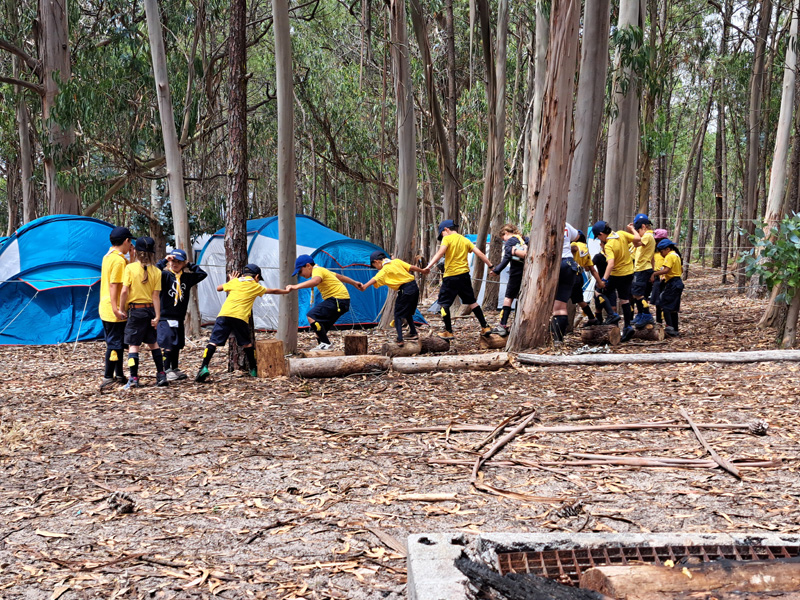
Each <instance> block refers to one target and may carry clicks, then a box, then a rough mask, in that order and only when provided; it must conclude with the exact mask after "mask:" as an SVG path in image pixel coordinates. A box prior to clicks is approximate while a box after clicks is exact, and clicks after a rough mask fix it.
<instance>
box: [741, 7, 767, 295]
mask: <svg viewBox="0 0 800 600" xmlns="http://www.w3.org/2000/svg"><path fill="white" fill-rule="evenodd" d="M759 6H760V10H759V15H758V33H757V36H756V40H755V48H754V53H753V67H752V70H751V72H750V102H749V104H748V109H747V110H748V115H747V131H746V137H747V159H746V167H745V177H744V183H745V189H744V194H745V196H744V208H743V209H742V213H741V222H740V227H741V228H742V229H743V230H744V231H745V233H744V234H743V235H740V236H739V252H740V253H742V252H745V251H747V250H749V249H750V248H752V244H751V243H750V236H751V235H753V232H754V231H755V219H756V215H757V212H758V164H759V151H760V146H761V111H762V109H763V107H762V96H763V91H764V59H765V49H766V45H767V35H768V33H769V27H770V21H771V17H772V0H761V1H760V2H759ZM746 279H747V277H746V275H745V273H744V270H741V271H740V273H739V275H738V277H737V284H738V287H739V293H742V292H744V289H745V281H746Z"/></svg>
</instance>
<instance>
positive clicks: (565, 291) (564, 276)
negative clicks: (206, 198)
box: [556, 258, 578, 302]
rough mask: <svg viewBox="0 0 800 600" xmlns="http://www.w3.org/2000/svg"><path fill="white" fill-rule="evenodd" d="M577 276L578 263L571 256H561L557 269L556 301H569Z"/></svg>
mask: <svg viewBox="0 0 800 600" xmlns="http://www.w3.org/2000/svg"><path fill="white" fill-rule="evenodd" d="M577 276H578V263H576V262H575V259H573V258H562V259H561V267H560V268H559V270H558V287H557V288H556V301H557V302H569V299H570V298H571V297H572V288H573V286H574V285H575V278H576V277H577Z"/></svg>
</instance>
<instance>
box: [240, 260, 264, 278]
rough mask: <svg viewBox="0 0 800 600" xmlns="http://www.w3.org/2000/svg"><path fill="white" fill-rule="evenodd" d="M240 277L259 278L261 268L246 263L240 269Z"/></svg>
mask: <svg viewBox="0 0 800 600" xmlns="http://www.w3.org/2000/svg"><path fill="white" fill-rule="evenodd" d="M242 275H258V276H259V277H261V267H259V266H258V265H256V264H253V263H248V264H246V265H245V266H244V269H242Z"/></svg>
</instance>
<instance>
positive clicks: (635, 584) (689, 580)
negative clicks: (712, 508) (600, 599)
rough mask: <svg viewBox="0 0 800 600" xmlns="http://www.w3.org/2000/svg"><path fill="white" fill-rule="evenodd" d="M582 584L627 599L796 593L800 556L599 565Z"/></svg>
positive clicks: (586, 572)
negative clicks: (687, 563)
mask: <svg viewBox="0 0 800 600" xmlns="http://www.w3.org/2000/svg"><path fill="white" fill-rule="evenodd" d="M580 587H581V588H584V589H589V590H594V591H596V592H599V593H601V594H605V595H607V596H611V597H613V598H625V599H627V600H634V599H644V598H659V597H661V596H659V594H677V593H681V592H683V593H691V592H793V591H797V590H798V589H800V559H798V558H785V559H778V560H764V561H733V560H717V561H713V562H708V563H703V564H701V565H697V566H687V567H682V566H681V565H680V564H678V565H677V566H675V567H664V566H657V565H624V566H622V565H620V566H613V567H595V568H593V569H588V570H587V571H585V572H584V573H583V574H582V575H581V579H580ZM666 597H672V596H666Z"/></svg>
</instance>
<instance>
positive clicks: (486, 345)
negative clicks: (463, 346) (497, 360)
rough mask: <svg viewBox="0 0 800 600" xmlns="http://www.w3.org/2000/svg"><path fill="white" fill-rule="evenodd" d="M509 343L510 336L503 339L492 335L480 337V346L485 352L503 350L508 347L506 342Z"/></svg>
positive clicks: (500, 336)
mask: <svg viewBox="0 0 800 600" xmlns="http://www.w3.org/2000/svg"><path fill="white" fill-rule="evenodd" d="M507 341H508V336H506V337H503V336H502V335H497V334H494V333H493V334H491V335H481V336H479V337H478V346H479V347H480V348H483V349H485V350H502V349H503V348H505V347H506V342H507Z"/></svg>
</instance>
